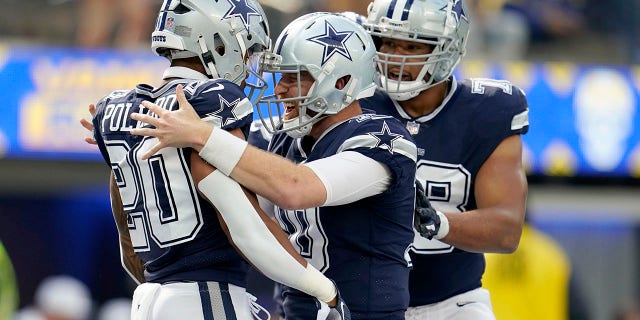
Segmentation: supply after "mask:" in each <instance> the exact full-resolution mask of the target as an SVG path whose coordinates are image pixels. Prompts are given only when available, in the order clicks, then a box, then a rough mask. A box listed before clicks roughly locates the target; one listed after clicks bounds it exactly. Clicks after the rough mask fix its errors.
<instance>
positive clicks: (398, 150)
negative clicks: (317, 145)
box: [339, 114, 417, 179]
mask: <svg viewBox="0 0 640 320" xmlns="http://www.w3.org/2000/svg"><path fill="white" fill-rule="evenodd" d="M363 117H368V118H369V119H370V120H365V121H364V122H363V125H361V126H359V127H358V129H357V130H356V132H354V134H353V136H352V137H351V138H349V139H348V140H346V141H345V142H344V143H343V145H342V146H341V148H340V150H339V151H347V150H349V151H356V152H359V153H361V154H363V155H365V156H367V157H369V158H371V159H373V160H376V161H378V162H380V163H382V164H384V165H386V166H387V167H388V168H389V170H391V172H392V173H393V176H394V178H403V177H407V176H415V166H416V159H417V148H416V145H415V143H414V141H413V139H412V138H411V136H410V135H409V132H407V130H406V129H405V128H404V127H403V126H402V124H401V123H400V121H398V120H397V119H395V118H393V117H389V116H377V115H372V114H369V115H364V116H363ZM412 179H413V178H412Z"/></svg>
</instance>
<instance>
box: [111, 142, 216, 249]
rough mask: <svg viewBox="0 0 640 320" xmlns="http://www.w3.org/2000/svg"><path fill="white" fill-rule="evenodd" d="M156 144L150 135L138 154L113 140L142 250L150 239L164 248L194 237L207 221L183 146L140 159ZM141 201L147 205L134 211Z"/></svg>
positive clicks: (124, 194) (115, 168) (136, 239)
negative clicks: (204, 219) (203, 217)
mask: <svg viewBox="0 0 640 320" xmlns="http://www.w3.org/2000/svg"><path fill="white" fill-rule="evenodd" d="M156 143H158V140H157V139H156V138H145V139H144V140H143V142H142V143H140V144H139V145H138V146H137V147H136V148H135V149H134V150H133V151H132V152H130V151H131V150H129V148H128V147H127V144H126V143H124V141H111V142H108V143H107V150H108V152H109V155H110V157H111V161H112V163H111V168H112V170H113V172H114V175H115V178H116V183H117V184H118V188H119V190H120V195H121V197H122V202H123V205H124V209H125V210H126V211H127V212H129V219H128V221H129V233H130V235H131V241H132V243H133V247H134V251H136V252H142V251H148V250H149V249H150V241H151V240H150V239H153V241H154V242H155V243H156V244H157V245H158V246H159V247H161V248H164V247H169V246H172V245H176V244H179V243H183V242H186V241H190V240H192V239H193V238H194V237H195V236H196V234H197V233H198V231H199V230H200V228H201V227H202V223H203V222H202V212H201V210H200V203H199V202H198V196H197V191H196V190H195V187H194V185H193V182H192V180H191V174H190V173H189V167H188V166H187V161H186V160H185V157H184V152H183V150H182V149H176V148H164V149H162V150H161V151H160V152H159V153H158V154H156V155H154V156H152V157H151V158H149V159H148V160H140V156H141V155H142V154H144V153H145V152H146V151H147V150H149V149H151V147H152V146H154V145H155V144H156ZM140 201H142V204H143V206H142V208H141V209H140V207H138V208H139V209H138V211H136V212H132V210H134V208H135V207H136V205H137V204H138V203H140Z"/></svg>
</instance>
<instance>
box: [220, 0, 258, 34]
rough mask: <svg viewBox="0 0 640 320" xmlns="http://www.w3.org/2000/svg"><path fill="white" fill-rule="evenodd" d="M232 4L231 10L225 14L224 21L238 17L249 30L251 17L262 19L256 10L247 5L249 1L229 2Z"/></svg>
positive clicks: (236, 0)
mask: <svg viewBox="0 0 640 320" xmlns="http://www.w3.org/2000/svg"><path fill="white" fill-rule="evenodd" d="M227 1H228V2H229V3H230V4H231V9H229V11H227V13H225V14H224V16H223V17H222V19H230V18H231V17H238V18H240V19H241V20H242V23H244V26H245V27H246V28H247V30H249V19H250V18H251V16H256V17H260V13H259V12H258V10H256V8H254V7H252V6H251V5H250V4H248V3H247V0H227Z"/></svg>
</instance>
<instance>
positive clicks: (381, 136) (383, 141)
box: [369, 121, 402, 153]
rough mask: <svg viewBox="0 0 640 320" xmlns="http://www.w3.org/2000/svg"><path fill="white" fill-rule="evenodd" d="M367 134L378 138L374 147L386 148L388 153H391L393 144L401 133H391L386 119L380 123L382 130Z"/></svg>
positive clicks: (400, 136)
mask: <svg viewBox="0 0 640 320" xmlns="http://www.w3.org/2000/svg"><path fill="white" fill-rule="evenodd" d="M369 134H370V135H371V136H372V137H374V138H376V140H378V143H377V144H376V145H375V146H374V148H382V149H386V150H387V151H389V153H393V144H394V143H395V141H396V140H398V139H400V138H402V135H401V134H396V133H391V131H390V130H389V125H387V122H386V121H384V122H383V123H382V130H380V132H370V133H369Z"/></svg>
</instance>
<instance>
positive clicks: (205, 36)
mask: <svg viewBox="0 0 640 320" xmlns="http://www.w3.org/2000/svg"><path fill="white" fill-rule="evenodd" d="M270 44H271V39H270V38H269V23H268V21H267V17H266V15H265V13H264V11H263V9H262V7H261V6H260V4H259V3H258V2H257V1H256V0H218V1H212V0H164V2H163V3H162V7H161V8H160V12H159V14H158V19H157V21H156V27H155V31H153V33H152V35H151V48H152V49H153V51H154V52H155V53H156V54H158V55H160V56H163V57H166V58H168V59H169V60H171V59H180V58H188V57H196V56H197V57H199V58H200V60H201V61H202V64H203V66H204V69H205V70H206V72H207V74H208V75H209V76H211V77H212V78H224V79H227V80H229V81H232V82H234V83H236V84H238V85H242V83H243V81H245V79H246V78H247V76H248V74H249V73H252V74H254V75H257V74H259V70H257V69H256V68H257V67H258V66H259V60H260V59H259V56H260V55H261V54H262V53H264V52H265V51H266V50H268V49H269V47H270Z"/></svg>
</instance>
